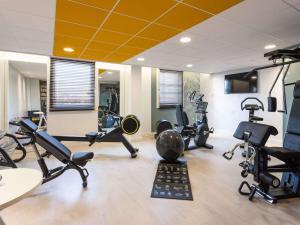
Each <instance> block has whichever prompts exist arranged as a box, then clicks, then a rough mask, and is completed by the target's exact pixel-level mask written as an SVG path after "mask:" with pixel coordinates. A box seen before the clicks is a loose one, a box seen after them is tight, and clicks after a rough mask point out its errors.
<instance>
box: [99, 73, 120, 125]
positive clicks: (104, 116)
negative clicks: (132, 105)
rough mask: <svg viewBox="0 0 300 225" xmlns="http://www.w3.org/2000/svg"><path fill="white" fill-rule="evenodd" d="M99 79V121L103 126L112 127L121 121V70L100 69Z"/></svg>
mask: <svg viewBox="0 0 300 225" xmlns="http://www.w3.org/2000/svg"><path fill="white" fill-rule="evenodd" d="M98 78H99V79H98V80H99V108H98V121H99V130H101V128H112V127H114V126H115V125H118V124H119V123H120V121H119V117H118V115H119V114H120V71H119V70H104V69H99V71H98Z"/></svg>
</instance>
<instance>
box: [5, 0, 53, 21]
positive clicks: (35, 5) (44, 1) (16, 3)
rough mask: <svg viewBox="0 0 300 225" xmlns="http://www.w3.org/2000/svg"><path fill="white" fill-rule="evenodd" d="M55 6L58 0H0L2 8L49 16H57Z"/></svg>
mask: <svg viewBox="0 0 300 225" xmlns="http://www.w3.org/2000/svg"><path fill="white" fill-rule="evenodd" d="M55 6H56V0H0V8H1V9H5V10H9V11H15V12H21V13H26V14H29V15H36V16H42V17H49V18H54V17H55ZM53 12H54V13H53Z"/></svg>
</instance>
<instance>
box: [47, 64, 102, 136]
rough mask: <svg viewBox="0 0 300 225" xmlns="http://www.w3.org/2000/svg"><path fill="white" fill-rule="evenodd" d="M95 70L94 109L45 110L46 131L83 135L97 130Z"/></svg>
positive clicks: (96, 78)
mask: <svg viewBox="0 0 300 225" xmlns="http://www.w3.org/2000/svg"><path fill="white" fill-rule="evenodd" d="M96 74H97V73H96V71H95V109H94V110H88V111H63V112H50V111H49V107H48V109H47V110H48V112H47V131H48V133H49V134H51V135H70V136H72V135H73V136H84V135H85V134H86V133H88V132H91V131H98V105H99V94H98V91H99V84H98V77H97V76H96ZM47 93H49V94H48V95H47V105H48V106H50V104H49V103H50V59H49V60H48V63H47Z"/></svg>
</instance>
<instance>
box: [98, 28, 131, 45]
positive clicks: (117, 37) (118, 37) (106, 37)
mask: <svg viewBox="0 0 300 225" xmlns="http://www.w3.org/2000/svg"><path fill="white" fill-rule="evenodd" d="M130 37H131V35H128V34H122V33H117V32H114V31H109V30H103V29H102V30H100V31H99V32H98V34H97V35H96V37H95V41H100V42H108V43H114V44H123V43H124V42H125V41H127V40H128V39H129V38H130Z"/></svg>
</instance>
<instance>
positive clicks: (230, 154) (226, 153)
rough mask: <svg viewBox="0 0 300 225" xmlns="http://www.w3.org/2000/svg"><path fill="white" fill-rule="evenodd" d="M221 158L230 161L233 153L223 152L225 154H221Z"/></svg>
mask: <svg viewBox="0 0 300 225" xmlns="http://www.w3.org/2000/svg"><path fill="white" fill-rule="evenodd" d="M222 156H223V157H224V158H225V159H227V160H231V159H232V157H233V153H230V152H225V153H223V155H222Z"/></svg>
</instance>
